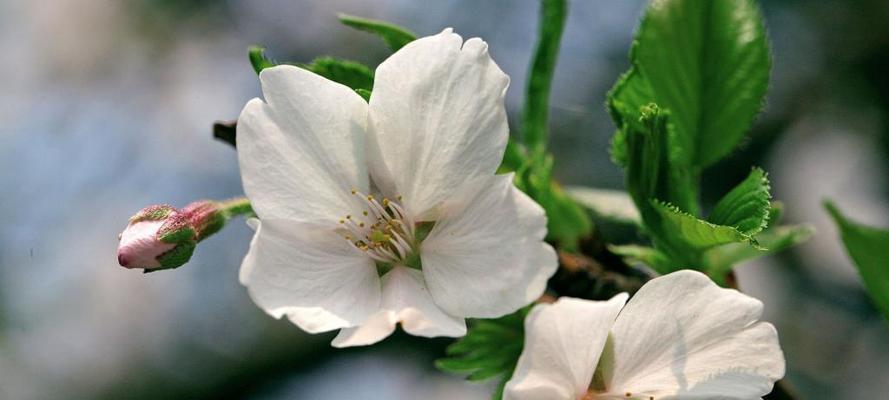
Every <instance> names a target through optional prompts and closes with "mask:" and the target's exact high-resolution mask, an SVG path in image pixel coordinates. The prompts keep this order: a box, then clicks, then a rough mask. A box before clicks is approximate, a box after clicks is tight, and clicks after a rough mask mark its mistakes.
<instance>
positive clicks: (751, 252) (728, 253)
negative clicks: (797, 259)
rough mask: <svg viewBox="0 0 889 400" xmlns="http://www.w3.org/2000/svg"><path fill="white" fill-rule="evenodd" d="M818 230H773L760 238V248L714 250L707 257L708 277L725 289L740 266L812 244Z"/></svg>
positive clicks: (732, 245) (743, 246)
mask: <svg viewBox="0 0 889 400" xmlns="http://www.w3.org/2000/svg"><path fill="white" fill-rule="evenodd" d="M813 233H815V228H813V227H812V226H811V225H789V226H788V225H785V226H777V227H774V228H769V229H768V230H765V231H763V232H762V233H760V234H758V235H756V241H757V242H758V243H759V245H760V247H754V246H750V245H749V244H746V243H730V244H726V245H723V246H718V247H714V248H712V249H710V250H708V251H707V252H706V253H705V254H704V258H705V260H706V265H707V271H706V272H707V274H708V275H710V277H711V278H712V279H713V280H714V281H715V282H716V283H718V284H720V285H724V284H725V278H726V276H727V275H728V273H729V272H730V271H731V270H732V268H734V267H735V266H736V265H738V264H740V263H742V262H744V261H749V260H752V259H756V258H759V257H765V256H768V255H771V254H775V253H778V252H780V251H782V250H785V249H787V248H789V247H792V246H796V245H798V244H800V243H803V242H805V241H806V240H809V238H810V237H811V236H812V234H813Z"/></svg>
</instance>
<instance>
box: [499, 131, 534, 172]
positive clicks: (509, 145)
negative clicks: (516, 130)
mask: <svg viewBox="0 0 889 400" xmlns="http://www.w3.org/2000/svg"><path fill="white" fill-rule="evenodd" d="M527 159H528V155H527V151H526V150H525V146H523V145H522V144H521V143H518V142H517V141H516V140H515V138H514V137H512V136H510V138H509V141H508V142H506V151H505V152H504V153H503V161H502V162H501V163H500V168H499V169H498V170H497V172H498V173H503V172H510V171H518V170H519V169H520V168H521V167H522V165H524V164H525V163H526V162H527Z"/></svg>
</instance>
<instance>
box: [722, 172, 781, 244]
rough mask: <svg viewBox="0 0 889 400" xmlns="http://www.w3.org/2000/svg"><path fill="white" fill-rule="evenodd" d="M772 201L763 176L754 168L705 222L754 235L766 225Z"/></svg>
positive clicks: (763, 173) (767, 181)
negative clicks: (730, 227)
mask: <svg viewBox="0 0 889 400" xmlns="http://www.w3.org/2000/svg"><path fill="white" fill-rule="evenodd" d="M771 198H772V195H771V194H770V193H769V180H768V178H767V177H766V173H765V172H764V171H763V170H762V169H760V168H753V170H752V171H750V175H748V176H747V178H746V179H744V181H743V182H741V183H740V184H738V186H735V188H734V189H732V190H731V191H730V192H728V193H727V194H726V195H725V196H723V197H722V199H721V200H719V202H718V203H717V204H716V206H715V207H714V208H713V211H712V212H711V213H710V216H709V217H708V218H707V220H708V221H710V222H712V223H714V224H717V225H727V226H733V227H735V228H737V229H738V230H739V231H741V233H744V234H746V235H755V234H757V233H759V232H761V231H762V230H763V229H765V228H766V227H767V226H768V224H769V213H770V212H771V201H770V200H771Z"/></svg>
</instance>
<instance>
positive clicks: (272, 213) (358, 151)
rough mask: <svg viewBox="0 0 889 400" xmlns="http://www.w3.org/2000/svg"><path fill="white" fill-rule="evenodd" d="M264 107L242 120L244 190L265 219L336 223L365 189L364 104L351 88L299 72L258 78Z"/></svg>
mask: <svg viewBox="0 0 889 400" xmlns="http://www.w3.org/2000/svg"><path fill="white" fill-rule="evenodd" d="M260 79H261V80H262V90H263V94H264V95H265V98H266V101H267V103H264V102H263V101H262V100H259V99H253V100H250V102H248V103H247V105H246V106H245V107H244V110H243V111H241V116H240V118H238V138H237V141H238V143H237V144H238V160H239V162H240V165H241V179H242V180H243V184H244V191H245V192H246V193H247V197H249V198H250V201H251V203H252V205H253V209H254V210H255V211H256V214H257V215H258V216H259V217H260V218H262V219H267V218H275V219H289V220H293V221H304V222H319V221H329V222H335V221H336V220H339V219H340V218H342V217H343V216H344V215H346V214H348V213H350V212H354V211H355V210H356V209H357V210H360V208H356V206H355V202H356V199H354V196H351V192H350V191H351V189H352V188H359V189H361V190H366V189H367V186H368V176H367V170H366V166H365V165H366V162H365V156H364V152H365V149H364V137H365V125H366V120H367V103H365V102H364V100H362V99H361V97H360V96H358V95H357V94H356V93H355V92H354V91H352V90H351V89H349V88H347V87H345V86H343V85H340V84H338V83H335V82H332V81H329V80H327V79H325V78H322V77H320V76H318V75H316V74H313V73H311V72H308V71H305V70H303V69H300V68H297V67H294V66H278V67H273V68H267V69H265V70H263V71H262V73H261V74H260Z"/></svg>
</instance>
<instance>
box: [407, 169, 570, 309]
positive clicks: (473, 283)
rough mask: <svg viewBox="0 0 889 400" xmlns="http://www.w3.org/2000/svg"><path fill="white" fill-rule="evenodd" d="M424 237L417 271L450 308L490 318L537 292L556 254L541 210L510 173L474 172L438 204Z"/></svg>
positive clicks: (552, 267)
mask: <svg viewBox="0 0 889 400" xmlns="http://www.w3.org/2000/svg"><path fill="white" fill-rule="evenodd" d="M440 218H441V219H439V220H438V221H437V222H436V223H435V226H434V227H433V228H432V231H431V232H429V236H428V237H427V238H426V240H424V241H423V243H422V245H421V246H422V247H421V250H420V257H421V259H422V263H423V275H424V277H425V278H426V283H427V285H428V286H429V292H430V293H432V297H433V298H434V299H435V303H436V304H438V305H439V307H441V308H442V309H443V310H445V311H446V312H447V313H449V314H451V315H457V316H461V317H473V318H493V317H499V316H501V315H504V314H507V313H510V312H513V311H515V310H517V309H519V308H520V307H522V306H524V305H526V304H528V303H530V302H531V301H533V300H534V299H536V298H537V297H539V296H540V295H541V294H543V291H544V289H545V286H546V280H547V279H548V278H549V277H550V276H552V274H553V273H555V270H556V267H557V260H556V255H555V252H554V251H553V250H552V248H551V247H550V246H549V245H547V244H546V243H544V242H543V236H544V235H545V234H546V217H545V216H544V214H543V210H542V209H541V208H540V206H538V205H537V204H536V203H534V202H533V201H532V200H530V199H529V198H528V197H527V196H525V195H524V194H523V193H521V192H520V191H518V190H516V189H515V187H514V186H513V185H512V175H511V174H508V175H497V176H490V177H485V178H479V179H476V180H475V181H474V182H470V183H469V184H466V185H464V187H463V188H461V189H460V190H459V191H458V192H457V193H455V194H454V196H453V197H452V198H451V199H449V200H448V201H447V202H445V203H444V205H443V207H442V210H441V215H440Z"/></svg>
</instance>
